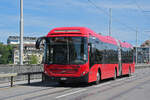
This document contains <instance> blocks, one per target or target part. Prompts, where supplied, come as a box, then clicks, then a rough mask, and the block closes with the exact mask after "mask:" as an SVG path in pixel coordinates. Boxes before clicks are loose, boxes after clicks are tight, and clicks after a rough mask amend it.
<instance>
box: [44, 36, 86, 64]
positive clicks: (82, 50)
mask: <svg viewBox="0 0 150 100" xmlns="http://www.w3.org/2000/svg"><path fill="white" fill-rule="evenodd" d="M44 58H45V63H46V64H85V63H86V62H87V61H88V45H87V38H86V37H48V38H47V42H46V45H45V57H44Z"/></svg>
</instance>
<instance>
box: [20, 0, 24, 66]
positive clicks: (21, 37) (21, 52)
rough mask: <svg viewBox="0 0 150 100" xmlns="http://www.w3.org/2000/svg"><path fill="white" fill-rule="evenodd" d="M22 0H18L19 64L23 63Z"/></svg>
mask: <svg viewBox="0 0 150 100" xmlns="http://www.w3.org/2000/svg"><path fill="white" fill-rule="evenodd" d="M23 27H24V26H23V0H20V55H19V59H20V65H23V32H24V29H23Z"/></svg>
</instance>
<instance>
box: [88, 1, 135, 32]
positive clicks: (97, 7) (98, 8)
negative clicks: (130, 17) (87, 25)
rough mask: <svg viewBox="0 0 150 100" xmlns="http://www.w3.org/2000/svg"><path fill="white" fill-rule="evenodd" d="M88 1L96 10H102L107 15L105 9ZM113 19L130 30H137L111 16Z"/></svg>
mask: <svg viewBox="0 0 150 100" xmlns="http://www.w3.org/2000/svg"><path fill="white" fill-rule="evenodd" d="M88 2H89V3H90V4H91V5H93V6H94V7H95V8H96V9H97V10H100V11H102V12H103V13H105V14H106V15H107V16H109V13H108V12H107V11H105V10H104V9H102V8H101V7H99V6H97V5H96V4H95V3H94V2H92V1H91V0H88ZM112 19H113V20H115V22H117V23H119V24H121V25H123V26H125V27H126V28H128V29H130V30H132V31H137V30H136V29H135V28H132V27H131V26H128V25H127V24H124V23H122V22H121V21H119V20H118V19H115V18H112Z"/></svg>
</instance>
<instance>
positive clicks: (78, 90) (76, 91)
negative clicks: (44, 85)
mask: <svg viewBox="0 0 150 100" xmlns="http://www.w3.org/2000/svg"><path fill="white" fill-rule="evenodd" d="M86 90H87V89H81V90H78V91H75V92H71V93H67V94H64V95H60V96H57V97H56V99H59V98H62V97H65V96H68V95H72V94H75V93H78V92H82V91H86Z"/></svg>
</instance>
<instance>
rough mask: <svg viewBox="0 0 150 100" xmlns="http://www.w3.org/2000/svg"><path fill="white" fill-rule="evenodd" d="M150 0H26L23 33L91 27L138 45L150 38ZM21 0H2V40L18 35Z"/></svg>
mask: <svg viewBox="0 0 150 100" xmlns="http://www.w3.org/2000/svg"><path fill="white" fill-rule="evenodd" d="M149 5H150V0H24V12H23V13H24V36H36V37H40V36H44V35H46V34H47V33H48V32H49V31H50V30H51V29H53V28H55V27H72V26H82V27H88V28H90V29H92V30H93V31H95V32H97V33H102V35H109V34H108V33H109V30H108V29H109V28H108V25H109V8H111V9H112V25H111V30H112V34H111V36H113V37H114V38H116V39H119V40H122V41H126V42H129V43H131V44H132V45H134V46H135V45H136V30H138V45H141V44H142V43H143V42H144V41H145V40H148V39H150V21H149V18H150V6H149ZM19 21H20V0H0V42H4V43H7V38H8V36H16V35H18V36H19V23H20V22H19Z"/></svg>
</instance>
